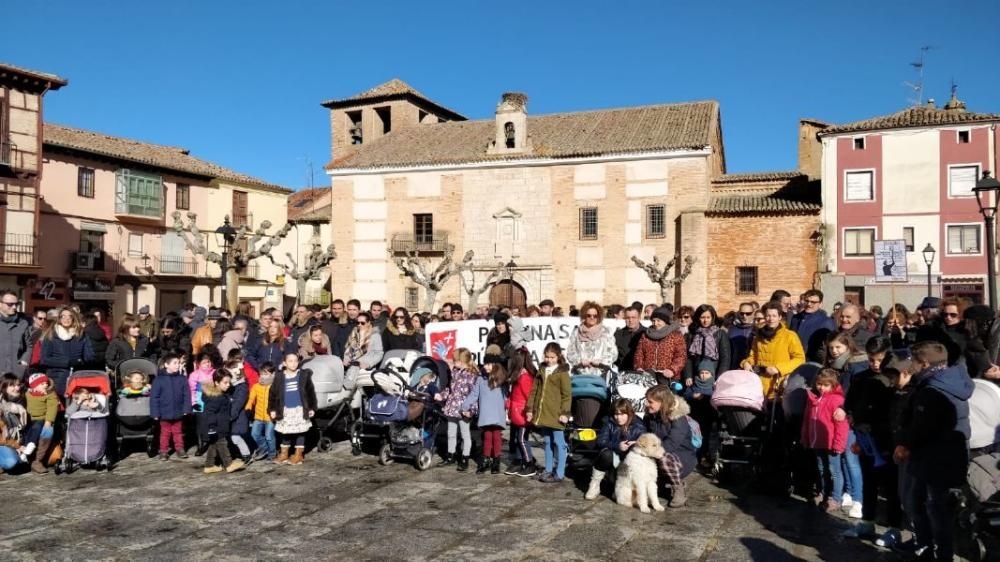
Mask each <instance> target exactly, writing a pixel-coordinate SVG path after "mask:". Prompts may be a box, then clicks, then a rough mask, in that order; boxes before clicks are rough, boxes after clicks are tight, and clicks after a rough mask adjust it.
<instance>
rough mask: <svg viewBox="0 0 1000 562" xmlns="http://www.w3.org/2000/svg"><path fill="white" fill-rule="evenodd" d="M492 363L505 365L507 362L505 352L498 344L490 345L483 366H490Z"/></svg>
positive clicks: (484, 355) (484, 356)
mask: <svg viewBox="0 0 1000 562" xmlns="http://www.w3.org/2000/svg"><path fill="white" fill-rule="evenodd" d="M490 363H499V364H501V365H502V364H504V363H506V361H504V360H503V350H502V349H500V346H499V345H497V344H490V345H489V346H488V347H487V348H486V353H485V354H483V365H489V364H490Z"/></svg>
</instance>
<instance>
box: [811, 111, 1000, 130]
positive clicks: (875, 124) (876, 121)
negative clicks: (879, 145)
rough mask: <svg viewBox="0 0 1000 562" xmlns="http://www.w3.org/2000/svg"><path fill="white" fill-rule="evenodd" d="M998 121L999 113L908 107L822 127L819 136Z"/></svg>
mask: <svg viewBox="0 0 1000 562" xmlns="http://www.w3.org/2000/svg"><path fill="white" fill-rule="evenodd" d="M989 121H1000V114H996V113H972V112H969V111H964V110H957V109H942V108H937V107H927V106H922V107H908V108H906V109H904V110H903V111H898V112H896V113H893V114H891V115H882V116H880V117H872V118H871V119H865V120H863V121H855V122H853V123H845V124H843V125H833V126H831V127H828V128H826V129H823V130H822V131H820V132H819V133H818V134H819V136H827V135H836V134H840V133H855V132H861V131H880V130H885V129H904V128H908V127H940V126H947V125H964V124H968V123H982V122H989Z"/></svg>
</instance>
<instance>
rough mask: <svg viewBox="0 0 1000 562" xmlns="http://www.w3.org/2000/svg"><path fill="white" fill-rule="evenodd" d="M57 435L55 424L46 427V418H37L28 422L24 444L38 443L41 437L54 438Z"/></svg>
mask: <svg viewBox="0 0 1000 562" xmlns="http://www.w3.org/2000/svg"><path fill="white" fill-rule="evenodd" d="M53 435H55V426H51V425H50V426H49V427H45V420H36V421H33V422H31V423H30V424H28V431H26V432H25V434H24V444H25V445H27V444H28V443H34V444H35V445H38V440H39V439H52V436H53Z"/></svg>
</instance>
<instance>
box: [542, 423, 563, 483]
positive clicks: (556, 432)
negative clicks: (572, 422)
mask: <svg viewBox="0 0 1000 562" xmlns="http://www.w3.org/2000/svg"><path fill="white" fill-rule="evenodd" d="M539 432H541V434H542V444H543V445H542V446H543V447H544V448H545V472H548V473H550V474H551V473H552V471H553V466H552V463H553V460H558V464H557V466H556V467H555V475H556V478H558V479H559V480H562V479H563V478H565V477H566V454H567V453H568V452H569V448H568V447H567V446H566V432H565V431H563V430H561V429H552V428H551V427H541V428H539ZM553 447H555V454H556V455H557V456H558V459H553V458H552V453H553V451H552V449H553Z"/></svg>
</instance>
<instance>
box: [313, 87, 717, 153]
mask: <svg viewBox="0 0 1000 562" xmlns="http://www.w3.org/2000/svg"><path fill="white" fill-rule="evenodd" d="M718 116H719V104H718V102H715V101H698V102H689V103H677V104H664V105H650V106H643V107H629V108H622V109H605V110H598V111H581V112H574V113H557V114H551V115H538V116H528V125H527V126H528V136H529V137H530V139H531V145H532V147H533V150H532V151H529V152H524V153H513V154H487V146H488V145H489V143H490V142H491V141H492V140H493V139H494V127H495V121H494V119H483V120H477V121H453V122H446V123H437V124H426V125H419V126H415V127H407V128H404V129H399V130H394V131H393V132H392V133H389V134H388V135H385V136H383V137H381V138H379V139H377V140H376V141H375V142H373V143H371V144H368V145H363V146H362V147H361V148H359V149H357V151H356V152H353V153H351V154H350V155H348V156H345V157H343V158H340V159H338V160H334V161H333V162H331V163H329V164H327V166H326V167H327V169H329V170H337V169H344V168H347V169H355V168H357V169H367V168H385V167H405V166H417V165H433V164H458V163H468V162H486V161H497V160H523V159H531V158H569V157H580V156H604V155H614V154H629V153H637V152H638V153H641V152H653V151H660V150H681V149H703V148H705V147H707V146H709V145H710V144H711V142H712V131H713V128H714V127H715V126H716V123H717V122H718Z"/></svg>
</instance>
